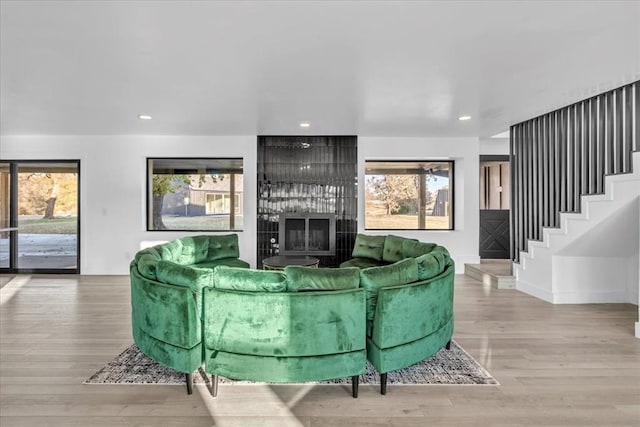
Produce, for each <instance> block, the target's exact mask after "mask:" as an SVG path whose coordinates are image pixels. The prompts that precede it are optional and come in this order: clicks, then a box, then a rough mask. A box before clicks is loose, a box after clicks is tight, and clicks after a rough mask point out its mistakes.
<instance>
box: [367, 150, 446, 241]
mask: <svg viewBox="0 0 640 427" xmlns="http://www.w3.org/2000/svg"><path fill="white" fill-rule="evenodd" d="M452 200H453V161H367V162H365V229H367V230H453V203H452Z"/></svg>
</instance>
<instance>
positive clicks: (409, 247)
mask: <svg viewBox="0 0 640 427" xmlns="http://www.w3.org/2000/svg"><path fill="white" fill-rule="evenodd" d="M435 247H436V244H435V243H425V242H420V241H418V240H409V239H405V240H404V241H403V242H402V258H417V257H419V256H420V255H424V254H428V253H429V252H431V251H432V250H433V249H434V248H435Z"/></svg>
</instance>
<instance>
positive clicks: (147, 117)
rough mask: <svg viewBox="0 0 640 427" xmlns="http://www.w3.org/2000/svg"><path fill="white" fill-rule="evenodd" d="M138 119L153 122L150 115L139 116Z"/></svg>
mask: <svg viewBox="0 0 640 427" xmlns="http://www.w3.org/2000/svg"><path fill="white" fill-rule="evenodd" d="M138 118H139V119H140V120H151V119H152V118H153V117H151V116H150V115H148V114H138Z"/></svg>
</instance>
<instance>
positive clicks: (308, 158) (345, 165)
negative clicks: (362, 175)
mask: <svg viewBox="0 0 640 427" xmlns="http://www.w3.org/2000/svg"><path fill="white" fill-rule="evenodd" d="M357 172H358V157H357V137H356V136H259V137H258V183H257V184H258V201H257V202H258V203H257V206H258V224H257V230H258V237H257V265H258V266H259V267H260V266H262V260H263V259H265V258H268V257H270V256H273V255H277V254H278V253H279V247H278V246H279V243H280V242H278V239H279V233H278V231H279V220H280V214H282V213H293V212H296V213H306V212H308V213H334V214H335V215H336V253H335V255H328V256H318V258H319V259H320V266H321V267H337V266H338V265H339V264H340V263H341V262H343V261H346V260H347V259H350V258H351V253H352V251H353V244H354V242H355V238H356V233H357V230H358V224H357V216H358V194H357V193H358V192H357V190H358V189H357V185H356V183H357V179H358V174H357ZM314 256H315V255H314Z"/></svg>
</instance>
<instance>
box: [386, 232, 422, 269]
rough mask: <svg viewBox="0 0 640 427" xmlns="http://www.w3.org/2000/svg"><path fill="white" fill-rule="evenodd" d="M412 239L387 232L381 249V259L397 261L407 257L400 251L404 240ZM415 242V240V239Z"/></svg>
mask: <svg viewBox="0 0 640 427" xmlns="http://www.w3.org/2000/svg"><path fill="white" fill-rule="evenodd" d="M413 240H414V239H405V238H404V237H400V236H394V235H393V234H389V235H388V236H387V237H386V238H385V239H384V247H383V249H382V260H383V261H386V262H391V263H393V262H397V261H400V260H401V259H404V258H407V257H406V256H404V253H403V252H402V247H403V245H404V242H405V241H413ZM415 241H416V242H417V240H415Z"/></svg>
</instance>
